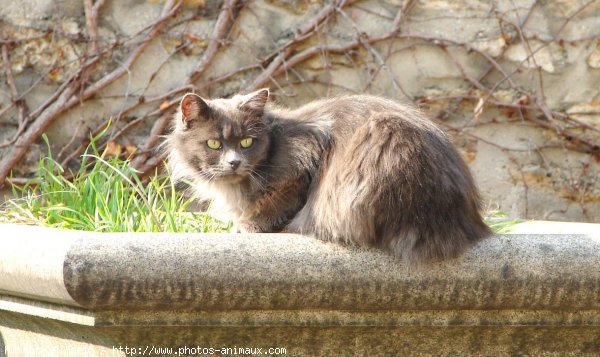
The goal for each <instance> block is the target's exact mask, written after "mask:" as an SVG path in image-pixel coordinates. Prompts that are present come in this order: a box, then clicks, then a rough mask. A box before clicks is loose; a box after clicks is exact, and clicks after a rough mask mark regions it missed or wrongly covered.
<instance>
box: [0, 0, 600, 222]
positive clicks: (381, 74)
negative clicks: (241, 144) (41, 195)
mask: <svg viewBox="0 0 600 357" xmlns="http://www.w3.org/2000/svg"><path fill="white" fill-rule="evenodd" d="M326 4H327V2H319V1H308V0H299V1H287V0H284V1H279V0H277V1H275V0H268V1H267V0H264V1H262V0H260V1H251V2H247V4H246V5H245V7H244V9H242V10H241V12H240V14H239V17H238V18H237V19H236V26H235V28H234V30H233V31H232V32H231V33H230V34H229V36H228V37H227V40H226V41H224V46H223V47H222V49H221V50H220V52H219V53H218V54H217V56H216V57H215V59H214V61H213V62H212V64H211V65H210V66H209V67H208V69H207V71H206V72H205V73H204V75H203V76H202V77H201V78H200V79H199V80H198V81H197V82H196V83H195V85H196V87H197V89H198V91H199V92H200V93H201V94H203V95H207V96H227V95H231V94H233V93H235V92H237V91H239V90H240V89H243V88H246V87H247V86H248V85H249V84H250V83H251V82H252V81H253V80H254V79H255V78H256V77H257V76H258V75H259V73H260V72H261V69H258V68H254V69H252V68H250V69H247V70H244V71H241V72H240V73H239V74H236V75H231V76H228V77H227V78H226V79H219V77H222V76H225V75H228V74H231V73H232V72H233V71H235V70H236V69H240V68H243V67H245V66H258V67H263V68H264V67H265V66H267V64H268V60H269V58H272V57H273V56H271V57H269V56H270V54H272V53H273V52H274V51H276V50H277V48H278V46H281V45H282V44H283V43H286V42H287V41H289V40H290V39H292V38H293V34H294V30H295V29H296V28H298V27H300V26H301V25H302V24H306V23H307V22H308V21H310V19H312V18H313V16H315V14H316V13H317V12H318V11H319V10H320V9H321V8H322V7H323V6H325V5H326ZM404 4H405V1H399V0H388V1H374V0H364V1H359V2H356V3H354V4H352V5H351V6H349V7H347V8H345V9H344V11H345V14H346V15H347V16H346V17H344V16H342V15H339V14H338V16H336V19H335V20H332V21H329V22H328V23H327V25H326V26H325V28H324V30H322V31H318V34H317V35H316V36H313V37H311V38H310V39H309V40H307V41H306V43H303V44H301V45H300V46H299V47H298V49H297V51H300V50H302V49H305V48H307V47H309V46H312V45H317V44H319V45H328V44H344V43H347V42H348V41H352V40H354V39H356V38H357V36H358V35H357V31H356V29H355V28H354V25H353V24H352V23H350V20H351V21H353V22H354V23H355V24H356V28H357V29H358V30H359V32H363V33H365V34H366V35H368V36H378V35H381V34H384V33H385V32H386V31H388V29H390V28H391V25H392V20H393V19H394V17H395V15H396V13H397V11H398V8H399V7H400V6H403V5H404ZM220 5H221V2H220V1H196V2H194V1H186V2H185V4H184V6H183V8H182V10H181V12H180V14H179V15H178V17H177V18H176V19H175V20H173V21H171V22H170V23H169V25H168V26H167V28H166V29H165V31H163V32H162V33H161V35H160V36H159V37H158V38H157V39H156V40H154V41H152V43H151V44H150V46H149V47H148V48H147V49H146V50H145V51H144V53H143V55H142V56H141V57H140V58H139V59H138V60H137V61H136V62H135V63H134V65H133V67H132V68H131V70H130V71H129V72H128V74H127V75H126V76H124V77H122V78H121V79H119V80H118V81H116V82H115V83H113V84H111V85H110V86H108V87H107V88H106V89H104V90H102V91H101V92H100V93H98V94H97V95H96V96H94V97H92V98H90V99H89V100H86V101H85V103H84V105H82V106H77V107H75V108H73V109H72V110H70V111H68V112H66V113H65V114H64V115H62V116H61V117H60V118H59V119H58V120H57V121H56V122H54V124H53V125H52V126H51V127H50V128H48V130H47V134H48V136H49V138H50V141H51V143H52V147H53V149H54V154H55V155H57V153H58V152H59V151H61V150H62V149H63V148H65V146H67V150H66V153H68V152H69V150H72V149H73V148H75V147H77V146H78V145H79V144H80V143H81V142H82V141H83V140H84V139H85V138H86V137H87V136H88V132H89V130H93V129H95V128H96V127H97V126H98V125H99V124H100V123H102V122H104V121H105V120H107V118H109V117H111V116H112V117H116V118H118V119H117V120H116V122H115V123H114V126H113V129H111V130H110V131H109V135H110V134H111V133H114V132H115V131H116V130H118V129H119V128H121V127H123V125H125V124H126V123H128V122H130V121H132V120H134V119H137V118H139V117H140V116H142V115H145V114H148V113H151V112H153V111H155V110H156V109H157V107H158V106H159V105H160V104H161V102H160V101H159V102H156V103H151V104H145V105H140V106H139V107H138V108H136V109H135V110H133V111H131V112H128V113H127V114H126V115H125V116H123V117H120V118H119V117H118V115H119V113H121V111H122V110H123V109H124V108H126V107H127V106H129V105H131V104H133V103H136V102H138V101H140V102H143V101H144V100H148V99H149V98H152V97H154V96H156V95H160V94H163V93H165V92H168V91H170V90H172V89H174V88H178V87H180V86H181V85H182V84H183V83H184V82H185V79H186V76H187V75H188V74H189V73H190V72H191V71H192V69H193V68H194V66H195V65H196V64H197V62H198V61H199V59H200V58H201V57H202V55H203V54H204V51H205V49H206V48H207V44H208V42H209V41H210V36H211V32H212V29H213V27H214V25H215V22H216V18H217V16H218V13H219V7H220ZM161 6H162V2H158V1H144V0H136V1H125V2H122V1H114V0H109V1H107V3H106V5H105V6H104V7H103V8H102V9H101V12H100V19H99V28H98V33H99V37H100V45H101V47H102V46H104V48H106V47H107V46H109V45H111V44H114V43H115V41H118V43H120V44H123V45H122V46H121V47H118V48H117V49H116V50H115V51H113V52H108V53H107V54H106V55H105V57H104V58H103V60H102V61H101V62H100V64H99V66H98V67H97V68H96V70H95V72H94V73H93V76H92V79H93V80H97V79H98V78H100V77H102V75H104V74H106V73H108V71H110V70H112V69H114V68H117V67H118V66H120V65H122V61H123V59H124V58H125V57H126V55H127V53H128V51H131V49H132V47H133V46H134V45H135V44H136V43H138V42H139V41H140V40H141V39H140V36H137V37H135V38H134V39H133V40H131V39H130V36H133V35H135V34H136V33H137V32H138V31H140V30H141V29H143V28H145V27H146V26H148V25H149V24H150V23H152V22H153V21H154V20H156V18H157V17H158V15H159V13H160V9H161ZM83 13H84V9H83V4H82V2H81V1H80V0H62V1H49V0H27V1H21V2H14V1H10V0H0V19H1V20H2V29H1V32H2V36H4V37H6V38H27V37H32V36H38V35H40V34H41V33H42V32H41V31H43V30H46V29H48V28H50V29H52V30H53V33H52V36H46V37H43V38H36V39H32V40H29V41H21V42H18V43H16V44H15V45H14V46H12V47H11V49H10V62H11V69H12V71H13V73H14V75H15V82H16V85H17V89H18V90H19V93H23V92H24V91H26V90H28V89H29V88H30V86H32V85H33V84H35V85H34V86H33V88H31V90H29V91H28V92H27V95H26V96H25V100H26V103H27V104H28V106H29V108H30V109H31V110H33V109H34V108H37V107H38V106H39V105H40V104H41V103H43V102H44V101H45V100H46V99H47V98H48V97H49V96H50V95H51V94H52V92H53V91H54V90H55V89H56V88H57V87H58V86H59V85H60V84H61V83H63V81H64V80H65V79H66V78H68V77H69V76H70V75H71V74H72V73H74V71H75V69H76V67H77V65H78V62H77V61H76V59H77V58H79V56H81V53H83V52H85V47H86V44H87V42H86V39H87V30H86V24H85V21H84V17H83ZM132 14H135V16H132ZM598 14H600V3H598V2H585V1H583V0H564V1H545V2H536V1H532V0H531V1H521V2H518V3H516V2H514V1H511V0H498V1H493V2H485V1H477V0H460V1H449V0H440V1H413V4H412V6H411V7H410V8H409V11H408V13H407V14H405V16H404V20H403V22H402V25H401V27H400V30H401V31H400V32H399V33H400V37H398V38H395V39H393V40H388V41H381V42H377V43H374V44H373V45H372V47H371V48H367V49H365V48H361V47H359V48H357V49H352V50H350V51H348V52H346V53H344V54H337V53H335V54H334V53H330V54H327V53H321V54H320V55H318V56H314V57H311V58H310V59H309V60H307V61H305V62H302V63H300V64H298V65H297V66H295V67H294V69H293V70H290V71H288V72H286V73H283V74H281V75H278V76H276V77H275V78H273V80H272V81H270V82H269V83H267V84H266V85H268V86H270V87H271V89H272V91H273V93H274V97H276V100H277V101H278V102H280V103H283V104H288V105H299V104H302V103H305V102H307V101H310V100H312V99H314V98H317V97H322V96H326V95H334V94H339V93H348V92H358V93H363V92H369V93H373V94H381V95H385V96H389V97H392V98H397V99H399V100H403V101H412V102H414V103H416V104H418V105H419V106H421V108H422V109H423V110H425V111H426V112H427V113H428V114H429V115H430V116H432V117H433V118H435V119H436V120H437V121H438V122H440V123H441V124H442V125H443V126H444V127H446V128H447V129H448V130H449V132H450V133H451V135H453V137H454V139H455V142H456V143H457V145H458V146H459V147H460V148H461V150H462V151H463V153H464V155H465V157H466V158H467V160H468V161H469V164H470V167H471V169H472V170H473V172H474V173H475V176H476V178H477V181H478V183H479V185H480V187H481V189H482V191H483V194H484V199H485V202H486V203H487V204H488V205H489V206H490V208H499V209H500V210H502V211H505V212H506V213H508V214H509V215H510V216H513V217H520V218H536V219H549V220H561V221H592V222H594V221H596V222H597V221H599V220H600V184H599V181H598V180H599V177H600V175H599V171H600V170H599V166H600V165H598V159H599V157H600V156H599V154H598V147H597V146H598V143H599V142H600V135H599V123H600V119H599V118H600V116H599V115H598V113H599V111H598V107H599V104H598V103H599V101H600V96H599V94H600V92H599V91H600V89H599V88H600V87H599V86H598V83H600V70H599V69H598V68H599V67H600V52H599V47H598V46H599V45H598V44H599V42H598V37H599V36H600V16H598ZM515 24H523V25H522V26H516V25H515ZM444 41H454V42H444ZM484 55H486V56H489V57H488V58H486V57H484ZM490 59H491V60H492V61H495V63H496V64H497V65H498V66H500V67H501V68H502V70H503V71H504V72H505V73H507V74H509V75H510V80H503V77H504V75H503V74H502V73H500V71H499V70H498V69H494V68H492V70H491V72H489V73H488V74H487V75H485V76H484V74H485V73H487V72H488V70H489V69H490V68H491V67H492V65H491V63H492V62H491V61H490ZM382 64H384V65H383V66H382ZM0 76H3V80H2V81H0V82H1V83H0V87H2V88H1V91H2V92H3V93H5V94H4V95H2V96H1V97H0V105H1V106H2V107H0V110H2V108H5V107H7V106H9V105H10V102H11V98H10V95H9V94H8V93H9V91H8V89H7V88H6V84H5V82H6V81H5V80H4V79H5V77H6V75H5V73H4V71H3V73H1V74H0ZM469 78H470V79H480V78H481V83H482V85H483V86H484V87H485V88H487V89H490V88H495V93H494V97H493V98H491V99H493V100H496V101H501V102H503V103H505V104H508V105H517V104H522V105H529V106H530V107H533V109H532V108H527V109H524V111H525V112H526V113H523V112H519V111H518V110H515V109H514V108H511V107H510V106H499V105H496V104H493V103H492V102H493V100H492V101H488V102H487V104H485V105H483V106H482V107H481V108H478V106H477V104H478V102H479V100H480V99H482V98H486V97H487V94H488V91H487V90H482V89H481V88H477V87H474V86H473V85H472V83H470V82H469ZM180 94H181V93H178V94H175V95H173V96H172V97H170V98H169V99H176V98H177V96H178V95H180ZM488 99H490V98H488ZM538 104H539V106H538ZM539 107H542V108H544V109H545V110H546V113H547V112H548V110H553V111H556V112H559V113H567V114H568V115H569V116H570V117H571V118H573V119H576V120H578V121H579V124H578V123H575V122H573V121H569V120H565V119H561V117H560V116H558V115H557V114H556V113H555V114H552V118H551V119H549V118H548V117H547V115H546V113H543V112H544V110H540V109H539ZM528 115H530V116H528ZM525 117H527V118H526V119H525ZM156 118H157V116H156V115H151V116H149V117H148V118H147V119H145V121H144V123H143V125H140V126H138V127H136V128H135V130H133V131H132V132H130V133H129V134H130V135H126V136H124V137H120V138H119V139H118V140H117V141H118V144H120V145H126V144H132V145H135V146H141V145H142V144H143V142H144V140H145V139H146V135H147V134H148V131H149V127H150V125H151V124H152V123H153V121H155V120H156ZM536 120H537V121H536ZM16 122H17V112H16V110H15V109H14V108H13V109H10V110H8V111H6V112H5V114H4V115H2V117H1V118H0V141H2V140H4V139H7V138H10V137H11V136H12V135H13V133H14V131H15V130H16V127H15V124H16ZM581 123H583V124H581ZM544 125H546V127H545V128H544V127H543V126H544ZM548 125H550V127H548ZM560 130H562V131H563V132H562V134H560V135H557V134H556V133H557V131H560ZM581 139H585V140H589V141H590V142H591V143H592V147H589V146H585V145H584V146H581ZM594 143H595V145H596V147H593V145H594ZM582 151H583V152H582ZM5 153H6V149H0V158H1V157H2V156H3V155H5ZM45 153H46V149H45V147H44V144H42V143H38V144H36V145H33V146H32V147H30V148H29V151H28V152H27V155H26V156H25V158H24V159H23V160H22V161H21V162H20V165H19V167H18V168H17V170H16V171H15V176H19V175H27V174H30V173H31V172H32V171H33V170H34V169H35V167H37V159H38V158H39V157H40V156H41V155H44V154H45ZM63 158H64V155H63Z"/></svg>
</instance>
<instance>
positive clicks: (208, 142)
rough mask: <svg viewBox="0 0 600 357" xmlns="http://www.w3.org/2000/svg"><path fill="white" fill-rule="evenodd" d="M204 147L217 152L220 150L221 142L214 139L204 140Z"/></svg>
mask: <svg viewBox="0 0 600 357" xmlns="http://www.w3.org/2000/svg"><path fill="white" fill-rule="evenodd" d="M206 145H207V146H208V147H209V148H211V149H213V150H218V149H220V148H221V142H220V141H219V140H216V139H210V140H206Z"/></svg>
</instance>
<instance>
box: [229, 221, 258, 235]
mask: <svg viewBox="0 0 600 357" xmlns="http://www.w3.org/2000/svg"><path fill="white" fill-rule="evenodd" d="M261 232H263V230H262V229H260V227H259V226H258V225H256V224H254V223H249V222H240V223H236V224H234V225H233V227H232V228H231V233H261Z"/></svg>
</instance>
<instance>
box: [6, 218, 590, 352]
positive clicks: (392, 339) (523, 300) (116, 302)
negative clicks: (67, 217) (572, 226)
mask: <svg viewBox="0 0 600 357" xmlns="http://www.w3.org/2000/svg"><path fill="white" fill-rule="evenodd" d="M0 230H1V231H2V232H11V235H10V236H8V235H1V236H0V246H1V247H2V250H0V252H1V253H0V254H1V255H0V292H1V296H0V341H3V343H4V344H5V346H6V347H15V346H24V344H23V342H15V341H24V340H19V338H22V339H25V340H26V339H31V338H36V336H37V335H38V334H41V335H43V337H40V338H39V339H38V340H37V341H39V345H36V346H40V347H39V350H40V351H43V350H44V349H45V348H49V347H47V346H50V345H52V344H53V343H54V341H55V340H57V339H58V340H60V341H61V342H60V343H61V344H64V345H65V346H68V345H69V343H73V344H74V345H73V346H80V345H79V343H83V344H84V345H87V344H89V345H90V346H91V347H90V348H92V350H93V351H106V349H108V350H110V349H112V347H113V346H117V345H122V346H129V347H133V346H135V347H136V348H137V347H140V346H141V347H142V348H143V347H144V346H146V345H154V346H168V347H173V348H179V347H184V346H189V347H192V346H204V347H218V348H221V347H234V346H237V347H242V346H244V347H262V348H269V347H284V348H286V349H287V351H288V354H291V355H331V354H342V355H344V354H351V355H391V354H397V353H399V352H398V351H400V352H401V354H413V355H440V354H441V355H474V356H477V355H499V356H504V355H506V356H508V355H514V354H523V355H535V356H562V355H566V356H568V355H572V356H588V355H589V356H592V355H594V354H598V353H600V269H599V268H598V267H599V266H600V230H594V229H593V227H590V229H589V230H586V232H588V234H579V235H569V234H561V235H551V234H545V235H536V234H528V235H507V236H494V237H490V238H489V239H487V240H485V241H483V242H481V243H480V244H479V245H478V246H476V247H474V248H473V249H471V250H470V251H468V252H466V253H465V254H464V255H463V256H462V257H460V258H458V259H454V260H450V261H447V262H442V263H437V264H431V265H428V266H423V267H419V268H413V269H408V268H407V267H406V266H405V265H403V263H402V262H401V261H398V260H397V259H395V258H393V257H391V256H389V255H387V254H385V253H383V252H380V251H376V250H360V249H355V248H348V247H342V246H338V245H334V244H328V243H323V242H320V241H317V240H314V239H312V238H308V237H303V236H298V235H289V234H258V235H228V234H221V235H218V234H185V235H171V234H97V233H84V232H70V233H67V232H64V231H60V230H50V229H46V230H42V229H40V228H35V227H24V226H5V225H2V226H0ZM73 237H76V239H73ZM43 240H47V241H51V242H54V243H55V244H56V245H57V246H61V247H65V248H61V249H54V250H52V251H51V250H49V248H48V247H47V246H44V245H43V244H39V243H40V242H42V241H43ZM22 247H28V248H27V250H28V251H29V252H30V256H29V257H27V256H25V255H24V254H23V253H22V252H23V251H24V249H23V248H22ZM41 252H46V253H45V254H46V257H44V258H43V259H40V256H43V255H44V254H42V253H41ZM11 255H14V256H15V259H12V260H10V259H7V258H6V257H8V256H11ZM17 257H20V258H19V259H16V258H17ZM21 259H22V260H24V261H22V260H21ZM32 259H35V263H34V262H33V261H31V260H32ZM9 262H10V263H9ZM59 262H60V264H59ZM31 265H36V267H37V268H36V270H35V271H32V270H31V269H30V268H28V267H29V266H31ZM58 266H60V267H63V274H62V275H61V276H57V274H56V273H55V269H56V267H58ZM46 271H48V272H52V273H51V274H50V273H47V272H46ZM36 274H39V277H38V281H39V282H40V284H42V285H43V286H55V285H60V284H62V286H63V287H64V289H65V290H66V291H67V292H68V297H66V296H62V297H60V299H59V298H57V296H58V295H60V294H57V293H56V291H54V290H51V289H47V290H44V289H37V290H36V289H32V288H30V287H29V285H28V284H25V285H23V286H18V285H16V284H15V283H14V282H15V281H19V280H20V281H23V282H27V281H28V280H31V281H33V280H34V279H35V278H36V277H35V275H36ZM55 290H56V289H55ZM61 294H62V293H61ZM75 332H77V334H76V333H75ZM292 337H293V338H292ZM2 339H3V340H2ZM69 341H70V342H69ZM59 345H60V344H59ZM15 348H16V347H15ZM103 348H104V349H105V350H103ZM94 353H96V352H94ZM98 353H99V352H98ZM12 355H19V354H14V353H13V354H7V356H12ZM65 355H69V354H65ZM70 355H73V356H75V355H77V354H76V353H72V354H70ZM92 355H94V354H92Z"/></svg>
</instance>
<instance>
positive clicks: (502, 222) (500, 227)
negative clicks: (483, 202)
mask: <svg viewBox="0 0 600 357" xmlns="http://www.w3.org/2000/svg"><path fill="white" fill-rule="evenodd" d="M484 220H485V223H486V224H487V225H488V226H490V228H492V230H493V231H494V232H496V233H498V234H507V233H510V231H511V228H512V227H513V226H514V225H516V224H519V223H522V222H523V220H520V219H510V218H508V216H507V214H506V213H504V212H500V211H491V212H488V214H487V215H486V217H485V219H484Z"/></svg>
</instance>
